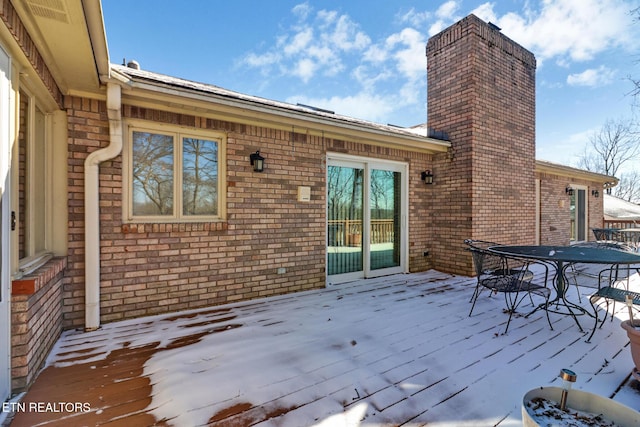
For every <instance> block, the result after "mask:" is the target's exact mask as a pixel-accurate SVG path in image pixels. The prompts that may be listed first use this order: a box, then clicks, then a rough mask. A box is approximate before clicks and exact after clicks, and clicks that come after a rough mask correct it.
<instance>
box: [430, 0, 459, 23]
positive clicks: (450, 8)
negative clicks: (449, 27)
mask: <svg viewBox="0 0 640 427" xmlns="http://www.w3.org/2000/svg"><path fill="white" fill-rule="evenodd" d="M458 8H459V7H458V2H456V1H453V0H450V1H447V2H445V3H443V4H442V5H440V7H439V8H438V10H436V16H437V17H438V18H440V19H454V17H455V13H456V12H457V11H458Z"/></svg>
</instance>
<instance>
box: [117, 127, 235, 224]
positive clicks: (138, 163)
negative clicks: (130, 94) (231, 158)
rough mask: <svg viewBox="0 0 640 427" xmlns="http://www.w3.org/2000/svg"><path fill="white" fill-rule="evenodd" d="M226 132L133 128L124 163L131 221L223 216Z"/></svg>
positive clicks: (213, 218) (128, 217)
mask: <svg viewBox="0 0 640 427" xmlns="http://www.w3.org/2000/svg"><path fill="white" fill-rule="evenodd" d="M225 142H226V141H225V135H224V134H222V133H219V132H207V131H195V130H187V129H182V128H170V127H166V128H165V127H162V128H144V127H137V126H131V127H130V128H129V132H128V147H127V151H128V153H127V156H126V159H127V161H125V163H126V164H125V167H126V170H127V174H128V179H126V180H125V194H126V197H127V203H126V209H127V212H126V218H127V219H128V221H150V222H180V221H215V220H220V219H224V201H225V197H224V196H225V194H224V186H223V184H224V182H223V181H224V176H225V167H224V165H225V160H224V153H225Z"/></svg>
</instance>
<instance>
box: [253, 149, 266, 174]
mask: <svg viewBox="0 0 640 427" xmlns="http://www.w3.org/2000/svg"><path fill="white" fill-rule="evenodd" d="M249 160H251V166H253V171H254V172H262V171H263V170H264V157H262V156H261V155H260V150H258V151H256V152H255V153H251V155H250V156H249Z"/></svg>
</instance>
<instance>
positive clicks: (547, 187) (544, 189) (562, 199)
mask: <svg viewBox="0 0 640 427" xmlns="http://www.w3.org/2000/svg"><path fill="white" fill-rule="evenodd" d="M536 176H537V177H539V178H540V244H541V245H568V244H569V243H570V239H571V215H570V210H569V208H570V206H571V203H570V200H571V199H570V196H569V195H567V194H566V191H565V189H566V188H567V186H568V185H571V186H574V187H575V186H583V187H586V195H585V196H586V199H587V221H588V222H587V229H588V230H587V235H586V237H587V240H594V239H595V236H594V235H593V233H592V232H591V228H600V227H602V226H603V218H604V206H603V202H602V198H603V193H604V190H603V188H602V184H601V183H598V182H594V181H587V180H580V179H576V178H569V177H566V176H559V175H556V174H551V173H538V174H536ZM592 190H598V193H599V197H595V196H594V195H592V194H591V191H592Z"/></svg>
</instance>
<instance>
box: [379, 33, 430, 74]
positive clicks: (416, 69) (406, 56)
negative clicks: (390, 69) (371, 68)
mask: <svg viewBox="0 0 640 427" xmlns="http://www.w3.org/2000/svg"><path fill="white" fill-rule="evenodd" d="M426 44H427V41H426V40H425V39H424V37H423V36H422V34H420V33H419V32H418V31H416V30H414V29H412V28H405V29H404V30H402V31H401V32H400V33H397V34H393V35H391V36H390V37H388V38H387V41H386V45H387V50H395V52H394V53H393V58H394V59H395V61H396V68H397V69H398V71H400V72H401V73H402V74H403V75H405V76H406V77H407V78H409V79H410V80H414V79H416V78H422V77H424V75H425V74H426V69H427V59H426V56H425V50H424V49H425V46H426ZM397 46H400V48H399V49H397V50H396V47H397Z"/></svg>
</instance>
